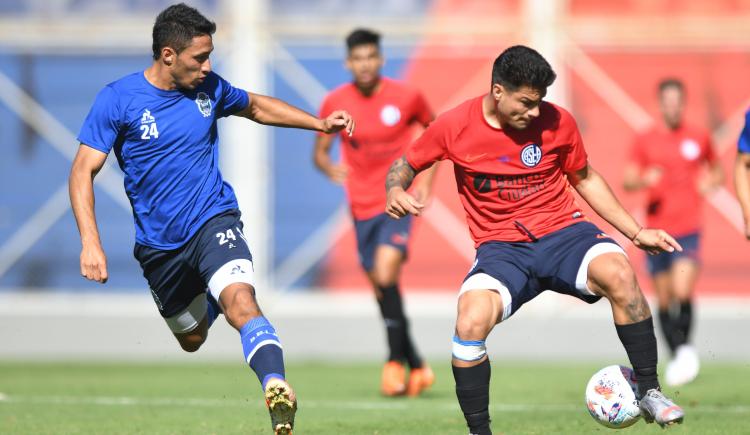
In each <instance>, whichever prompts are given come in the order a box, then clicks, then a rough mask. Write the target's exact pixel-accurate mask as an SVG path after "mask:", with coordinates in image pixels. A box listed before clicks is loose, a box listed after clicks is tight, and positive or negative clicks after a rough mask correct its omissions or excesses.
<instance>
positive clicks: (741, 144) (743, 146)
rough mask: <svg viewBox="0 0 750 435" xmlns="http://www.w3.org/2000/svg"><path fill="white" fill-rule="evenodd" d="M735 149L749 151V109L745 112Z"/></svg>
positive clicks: (743, 151) (742, 151)
mask: <svg viewBox="0 0 750 435" xmlns="http://www.w3.org/2000/svg"><path fill="white" fill-rule="evenodd" d="M737 151H739V152H741V153H750V110H748V111H747V112H746V113H745V126H744V127H743V128H742V133H740V138H739V140H738V141H737Z"/></svg>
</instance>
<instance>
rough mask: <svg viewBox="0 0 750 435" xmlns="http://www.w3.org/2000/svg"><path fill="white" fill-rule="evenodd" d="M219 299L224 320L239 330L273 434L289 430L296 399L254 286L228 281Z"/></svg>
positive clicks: (280, 349) (273, 333)
mask: <svg viewBox="0 0 750 435" xmlns="http://www.w3.org/2000/svg"><path fill="white" fill-rule="evenodd" d="M219 302H220V304H221V307H222V308H223V310H224V316H225V317H226V319H227V322H229V324H230V325H232V327H233V328H235V329H236V330H237V331H239V332H240V339H241V341H242V349H243V351H244V355H245V361H247V363H248V364H249V365H250V367H251V368H252V369H253V371H254V372H255V374H256V375H257V376H258V380H259V381H260V383H261V385H262V387H263V391H264V393H265V397H266V404H267V405H268V408H269V411H270V413H271V423H272V426H273V429H274V433H275V434H288V433H291V430H292V427H293V426H294V414H295V412H296V410H297V400H296V397H295V394H294V391H293V390H292V388H291V387H290V386H289V384H288V383H287V382H286V380H285V370H284V355H283V353H282V348H281V342H280V341H279V337H278V335H277V334H276V330H275V329H274V328H273V326H272V325H271V323H269V322H268V320H267V319H266V318H265V317H263V313H261V311H260V307H259V306H258V303H257V301H256V299H255V289H254V288H253V287H252V286H251V285H249V284H246V283H233V284H229V285H228V286H226V287H224V289H223V290H222V291H221V294H220V296H219Z"/></svg>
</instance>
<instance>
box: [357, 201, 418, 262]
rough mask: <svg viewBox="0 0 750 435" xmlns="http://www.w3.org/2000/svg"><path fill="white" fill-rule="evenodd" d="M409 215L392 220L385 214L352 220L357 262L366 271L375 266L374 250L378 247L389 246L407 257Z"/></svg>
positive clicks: (409, 227) (409, 226)
mask: <svg viewBox="0 0 750 435" xmlns="http://www.w3.org/2000/svg"><path fill="white" fill-rule="evenodd" d="M410 229H411V215H406V216H404V217H402V218H401V219H393V218H392V217H390V216H388V215H387V214H385V213H383V214H379V215H377V216H375V217H373V218H370V219H364V220H357V219H355V220H354V230H355V231H356V233H357V250H358V251H359V262H360V264H362V267H363V268H364V269H365V270H366V271H368V272H369V271H370V270H372V268H373V266H374V265H375V250H376V249H377V247H378V246H379V245H389V246H393V247H394V248H396V249H398V250H400V251H401V252H402V253H403V254H404V259H406V257H407V254H408V253H407V245H408V242H409V231H410Z"/></svg>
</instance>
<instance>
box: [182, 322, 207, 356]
mask: <svg viewBox="0 0 750 435" xmlns="http://www.w3.org/2000/svg"><path fill="white" fill-rule="evenodd" d="M208 324H209V322H208V316H206V317H204V318H203V320H201V321H200V323H198V325H197V326H196V327H195V329H193V330H191V331H187V332H175V333H174V336H175V337H176V338H177V341H178V342H179V343H180V347H182V350H184V351H185V352H195V351H197V350H198V349H200V347H201V345H203V343H205V342H206V337H208Z"/></svg>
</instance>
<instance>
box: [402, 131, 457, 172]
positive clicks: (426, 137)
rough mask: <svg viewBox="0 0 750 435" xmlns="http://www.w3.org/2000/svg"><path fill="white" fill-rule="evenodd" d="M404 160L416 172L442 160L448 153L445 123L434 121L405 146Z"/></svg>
mask: <svg viewBox="0 0 750 435" xmlns="http://www.w3.org/2000/svg"><path fill="white" fill-rule="evenodd" d="M404 155H405V157H406V161H407V162H408V163H409V166H411V167H412V168H414V169H415V170H416V171H417V172H419V171H421V170H423V169H426V168H428V167H430V166H431V165H432V164H433V163H435V162H437V161H440V160H443V159H445V158H446V157H447V155H448V129H447V126H446V123H444V122H439V121H435V122H433V123H432V124H430V125H429V126H428V127H427V128H426V129H425V131H424V132H422V135H421V136H420V137H419V138H418V139H417V140H415V141H414V142H412V143H411V144H409V146H408V147H406V152H405V154H404Z"/></svg>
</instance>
